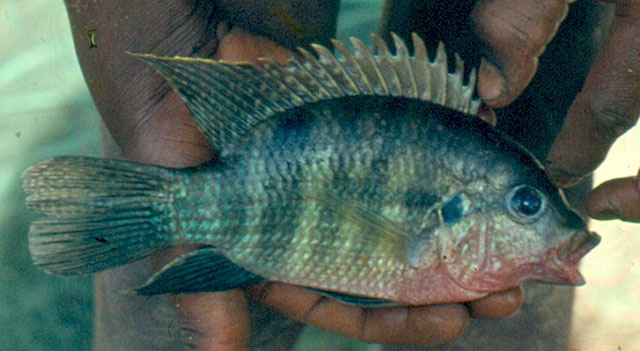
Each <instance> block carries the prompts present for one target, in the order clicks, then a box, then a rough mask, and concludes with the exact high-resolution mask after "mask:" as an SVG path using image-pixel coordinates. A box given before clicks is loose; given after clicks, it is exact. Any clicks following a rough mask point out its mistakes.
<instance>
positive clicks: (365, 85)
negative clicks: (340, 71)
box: [331, 40, 373, 95]
mask: <svg viewBox="0 0 640 351" xmlns="http://www.w3.org/2000/svg"><path fill="white" fill-rule="evenodd" d="M331 42H332V43H333V46H334V47H335V48H336V49H337V50H338V51H339V52H340V53H341V54H342V57H343V59H344V61H345V62H346V66H347V67H351V68H352V69H351V70H349V69H348V68H347V67H345V69H347V70H348V71H354V72H353V73H350V74H349V76H350V77H351V76H356V77H360V78H361V79H358V80H355V81H354V84H355V86H356V87H357V88H358V89H357V92H356V94H357V93H358V92H359V93H361V94H363V95H370V94H372V93H373V87H372V86H371V82H369V79H368V78H367V75H366V74H364V71H363V70H362V67H360V65H359V64H358V62H357V61H356V59H355V57H353V55H352V54H351V51H350V50H349V48H347V46H346V45H344V43H342V42H341V41H338V40H332V41H331ZM356 72H357V73H356ZM357 82H361V83H362V84H361V85H358V83H357Z"/></svg>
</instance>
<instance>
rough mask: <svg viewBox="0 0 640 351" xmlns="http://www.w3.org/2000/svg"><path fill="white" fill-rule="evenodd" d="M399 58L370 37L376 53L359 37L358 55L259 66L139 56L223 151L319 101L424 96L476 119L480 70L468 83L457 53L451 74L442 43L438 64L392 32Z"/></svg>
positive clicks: (307, 56)
mask: <svg viewBox="0 0 640 351" xmlns="http://www.w3.org/2000/svg"><path fill="white" fill-rule="evenodd" d="M392 37H393V41H394V45H395V47H396V54H395V55H393V54H391V51H390V50H389V48H388V47H387V45H386V43H385V42H384V41H383V40H382V39H381V38H379V37H378V36H376V35H372V38H373V41H374V43H375V54H374V53H372V52H371V51H370V50H369V49H367V48H366V46H365V44H364V43H363V42H362V41H361V40H358V39H356V38H351V39H350V40H351V43H352V44H353V47H354V50H353V51H351V50H349V49H348V48H347V46H346V45H344V44H343V43H341V42H339V41H337V40H334V41H333V45H334V47H335V48H336V50H337V51H338V52H339V55H338V56H335V55H334V54H332V53H331V52H330V51H329V49H327V48H325V47H323V46H321V45H316V44H314V45H312V48H313V50H314V51H315V53H316V54H317V58H316V57H314V56H313V55H312V54H311V53H309V52H308V51H306V50H304V49H299V52H300V54H301V55H302V57H303V58H304V59H298V58H296V57H293V58H291V59H290V60H289V62H288V63H287V64H285V65H280V64H278V63H276V62H274V61H272V60H270V59H261V64H254V63H249V62H226V61H217V60H208V59H200V58H188V57H158V56H154V55H151V54H134V55H135V56H137V57H139V58H140V59H141V60H143V61H145V62H147V63H149V64H150V65H151V66H152V67H153V68H154V69H155V70H157V71H158V72H160V73H161V74H162V75H163V76H164V77H165V78H166V79H167V80H168V81H169V83H170V84H171V85H172V86H173V87H174V89H175V90H176V91H177V92H178V93H179V94H180V95H181V97H182V99H183V100H184V101H185V104H186V106H187V108H188V109H189V111H190V112H191V114H192V116H193V118H194V119H195V121H196V124H197V125H198V127H199V128H200V130H201V131H202V132H203V133H205V135H206V137H207V139H208V140H209V142H210V143H211V144H212V146H213V147H214V148H216V149H218V150H220V151H224V150H225V149H227V148H228V147H229V146H230V145H234V144H236V143H237V142H240V140H241V138H242V136H243V135H245V134H246V133H247V131H249V130H250V129H251V128H252V127H253V126H255V125H256V124H258V123H260V122H261V121H264V120H266V119H269V118H270V117H272V116H274V115H275V114H277V113H279V112H283V111H285V110H288V109H292V108H295V107H297V106H301V105H304V104H306V103H312V102H317V101H322V100H328V99H334V98H342V97H348V96H357V95H389V96H400V97H407V98H415V99H421V100H424V101H429V102H433V103H435V104H439V105H442V106H445V107H449V108H451V109H454V110H457V111H460V112H463V113H467V114H475V113H476V112H477V110H478V107H479V105H480V102H479V100H477V99H476V100H474V99H473V90H474V86H475V79H476V77H475V70H473V71H472V72H471V74H470V77H469V83H468V84H467V85H464V82H463V79H464V77H463V75H464V70H463V63H462V60H461V59H460V57H459V56H458V55H455V71H454V72H453V73H449V72H448V68H447V60H448V59H447V54H446V52H445V49H444V45H443V44H442V43H440V45H439V46H438V51H437V53H436V56H435V59H434V60H433V61H431V60H430V59H429V57H428V55H427V52H426V48H425V45H424V42H423V41H422V39H420V37H418V36H417V35H416V34H412V41H413V47H414V48H415V49H414V55H413V56H410V55H409V51H408V49H407V47H406V45H405V43H404V41H403V40H402V39H400V37H398V36H397V35H395V34H394V33H392Z"/></svg>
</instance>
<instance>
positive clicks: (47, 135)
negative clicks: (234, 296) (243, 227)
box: [0, 0, 640, 351]
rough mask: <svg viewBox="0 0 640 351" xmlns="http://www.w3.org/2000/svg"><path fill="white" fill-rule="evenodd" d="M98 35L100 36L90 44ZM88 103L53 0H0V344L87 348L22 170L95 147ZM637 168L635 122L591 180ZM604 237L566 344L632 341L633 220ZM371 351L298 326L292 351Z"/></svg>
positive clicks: (83, 296) (93, 151)
mask: <svg viewBox="0 0 640 351" xmlns="http://www.w3.org/2000/svg"><path fill="white" fill-rule="evenodd" d="M381 2H382V1H381V0H360V1H358V0H349V1H345V0H343V1H342V2H341V17H340V21H339V24H338V34H339V35H338V37H339V39H341V40H346V38H347V37H348V36H351V35H353V36H357V37H360V38H368V35H369V33H371V32H375V31H376V29H377V21H378V17H379V13H380V8H381ZM98 45H99V42H98ZM98 120H99V116H98V112H97V111H96V109H95V107H94V105H93V102H92V100H91V97H90V95H89V92H88V90H87V88H86V86H85V83H84V80H83V78H82V73H81V71H80V68H79V66H78V63H77V60H76V56H75V52H74V48H73V43H72V39H71V33H70V30H69V26H68V21H67V16H66V12H65V9H64V5H63V2H62V0H23V1H13V0H0V199H1V201H0V349H2V350H36V351H39V350H63V349H67V350H88V349H90V347H91V330H92V327H93V325H92V294H91V279H90V278H88V277H79V278H57V277H52V276H48V275H46V274H44V273H42V272H40V271H37V270H36V269H35V268H33V267H32V265H31V264H30V260H29V253H28V250H27V247H26V232H27V228H28V223H29V222H30V221H31V220H32V219H33V218H34V217H35V216H34V215H33V214H30V213H28V211H27V210H26V209H25V207H24V194H23V193H22V191H21V190H20V174H21V173H22V172H23V170H24V169H25V168H26V167H28V166H29V165H31V164H33V163H36V162H37V161H39V160H42V159H44V158H46V157H49V156H53V155H62V154H70V155H94V156H96V155H99V153H100V150H99V145H100V138H99V131H98ZM639 166H640V128H638V127H636V128H635V129H634V130H632V131H631V132H629V133H627V134H625V135H624V136H623V137H622V138H621V139H620V140H619V141H618V142H617V144H616V145H615V146H614V148H613V149H612V150H611V153H610V156H609V158H608V159H607V160H606V162H605V163H604V164H603V165H602V166H601V167H600V168H599V169H598V171H597V172H596V175H595V183H596V184H598V183H601V182H603V181H605V180H607V179H610V178H614V177H621V176H631V175H634V174H635V173H636V172H637V169H638V167H639ZM592 229H593V230H594V231H596V232H598V233H600V234H601V235H602V236H603V241H602V243H601V244H600V246H599V247H598V248H597V249H596V250H595V251H594V252H592V253H590V254H589V255H588V256H587V257H586V258H585V259H584V260H583V264H582V272H583V274H584V276H585V278H586V280H587V282H588V283H587V285H586V286H584V287H581V288H578V289H577V290H576V296H577V298H576V301H575V304H576V306H575V308H574V314H575V318H574V323H573V326H572V329H573V333H572V346H571V350H576V351H577V350H580V351H591V350H594V351H595V350H640V226H639V225H633V224H627V223H622V222H619V221H611V222H598V221H592ZM312 349H314V350H363V351H364V350H375V349H378V346H376V345H365V344H361V343H356V342H350V341H348V340H346V339H344V338H341V337H336V336H335V335H332V334H329V333H326V332H324V331H320V330H317V329H313V328H308V329H307V330H306V331H305V333H304V335H303V337H302V338H301V340H300V341H299V343H298V345H297V350H312Z"/></svg>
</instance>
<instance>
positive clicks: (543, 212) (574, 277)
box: [438, 172, 600, 292]
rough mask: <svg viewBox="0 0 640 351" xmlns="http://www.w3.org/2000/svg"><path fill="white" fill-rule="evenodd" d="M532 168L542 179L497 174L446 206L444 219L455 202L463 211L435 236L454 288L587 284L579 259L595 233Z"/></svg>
mask: <svg viewBox="0 0 640 351" xmlns="http://www.w3.org/2000/svg"><path fill="white" fill-rule="evenodd" d="M536 173H537V176H542V178H536V177H532V176H527V177H518V176H517V175H516V176H509V177H502V181H499V182H493V184H491V185H487V186H486V187H483V191H480V192H477V193H476V194H473V193H464V192H461V193H459V194H458V195H456V196H455V197H454V198H453V200H451V201H449V202H448V203H445V204H444V206H443V207H442V214H443V218H444V221H445V223H446V220H447V218H448V216H449V215H448V214H447V213H448V211H449V210H448V207H449V206H451V204H452V203H454V202H458V203H460V204H462V205H459V206H458V207H459V208H462V209H464V210H463V211H462V212H463V216H462V217H461V218H460V219H459V220H458V221H457V222H456V223H454V224H452V225H448V226H444V227H446V231H441V233H439V235H438V247H439V249H438V255H439V262H440V265H441V267H442V266H444V267H445V270H446V271H447V273H448V276H449V277H450V278H451V279H452V280H453V281H454V282H455V284H456V285H458V286H459V287H462V288H463V289H464V290H467V291H477V292H479V291H485V292H487V291H488V292H492V291H498V290H503V289H506V288H509V287H513V286H518V285H520V284H522V283H524V282H530V281H536V282H543V283H552V284H564V285H582V284H584V282H585V281H584V278H583V277H582V275H581V274H580V273H579V272H578V268H577V266H578V263H579V261H580V259H581V258H582V257H583V256H584V255H586V254H587V253H588V252H589V251H590V250H591V249H593V248H594V247H595V246H596V245H597V244H598V243H599V241H600V237H599V236H598V235H597V234H596V233H593V232H590V231H589V230H588V228H587V225H586V222H585V220H584V219H583V218H582V217H581V216H580V215H579V214H578V213H576V212H575V211H574V210H573V209H571V207H570V206H569V205H568V203H567V201H566V199H565V197H564V194H563V192H562V190H560V189H558V188H557V187H555V186H554V185H553V184H552V183H551V182H550V181H549V180H548V179H547V178H546V176H544V175H543V174H542V175H541V174H540V173H539V172H536ZM512 174H513V173H512ZM489 183H491V182H488V183H487V184H489ZM465 204H466V205H465ZM465 212H466V214H465ZM443 234H444V235H443Z"/></svg>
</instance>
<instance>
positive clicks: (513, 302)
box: [469, 286, 524, 319]
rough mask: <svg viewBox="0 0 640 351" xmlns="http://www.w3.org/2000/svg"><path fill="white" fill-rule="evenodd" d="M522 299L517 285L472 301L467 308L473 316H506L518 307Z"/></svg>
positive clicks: (495, 317) (520, 288) (496, 317)
mask: <svg viewBox="0 0 640 351" xmlns="http://www.w3.org/2000/svg"><path fill="white" fill-rule="evenodd" d="M523 299H524V294H523V291H522V287H521V286H518V287H515V288H511V289H508V290H504V291H500V292H497V293H493V294H491V295H489V296H487V297H484V298H482V299H480V300H476V301H472V302H470V303H469V309H470V311H471V315H472V316H473V317H475V318H490V319H499V318H507V317H509V316H511V315H513V314H514V313H516V312H517V311H518V310H519V309H520V307H521V306H522V301H523Z"/></svg>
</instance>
